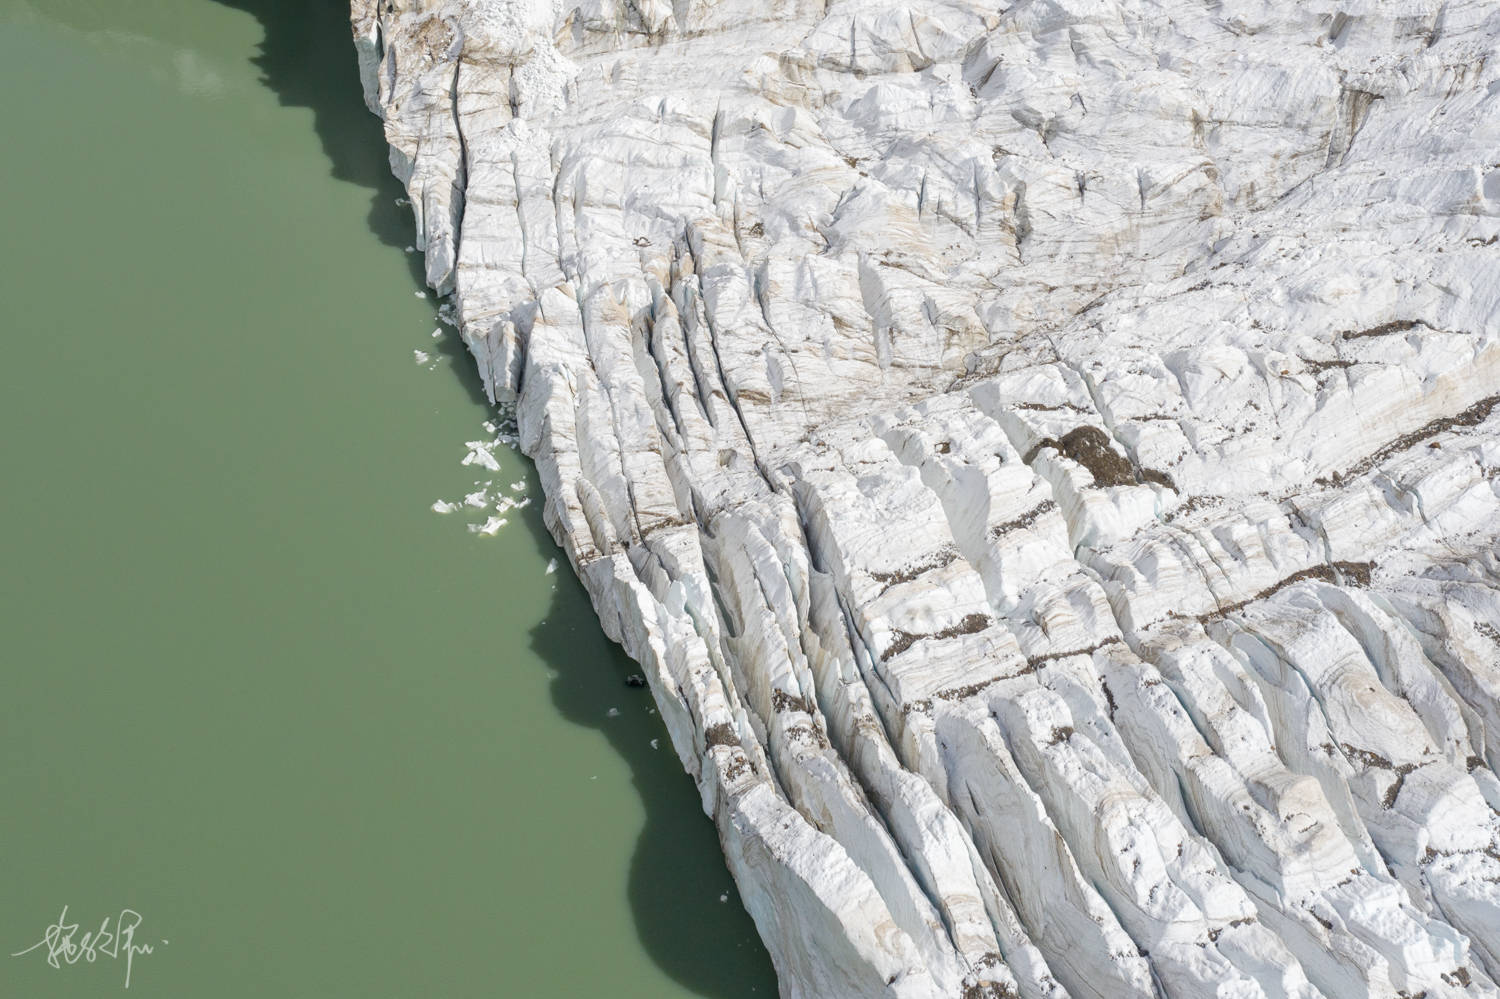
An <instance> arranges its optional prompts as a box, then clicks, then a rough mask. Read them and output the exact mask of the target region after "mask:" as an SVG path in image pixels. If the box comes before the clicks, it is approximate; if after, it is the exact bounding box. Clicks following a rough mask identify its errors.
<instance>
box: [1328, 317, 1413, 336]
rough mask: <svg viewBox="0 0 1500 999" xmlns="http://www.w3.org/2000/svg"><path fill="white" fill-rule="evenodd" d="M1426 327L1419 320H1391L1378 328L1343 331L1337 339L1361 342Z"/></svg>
mask: <svg viewBox="0 0 1500 999" xmlns="http://www.w3.org/2000/svg"><path fill="white" fill-rule="evenodd" d="M1426 325H1427V324H1426V323H1424V322H1422V320H1420V319H1393V320H1391V321H1390V322H1388V323H1381V324H1380V325H1379V326H1371V327H1370V328H1369V329H1367V330H1345V331H1344V332H1342V333H1340V334H1339V339H1341V340H1361V339H1363V338H1365V337H1369V336H1389V335H1390V334H1392V333H1405V332H1407V331H1408V330H1414V329H1416V328H1417V327H1418V326H1426Z"/></svg>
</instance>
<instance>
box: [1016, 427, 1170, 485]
mask: <svg viewBox="0 0 1500 999" xmlns="http://www.w3.org/2000/svg"><path fill="white" fill-rule="evenodd" d="M1044 447H1050V448H1053V449H1054V450H1056V451H1058V452H1059V453H1060V454H1061V455H1062V456H1063V457H1065V458H1067V459H1069V460H1070V461H1074V462H1077V463H1078V464H1080V465H1082V466H1083V467H1084V468H1086V469H1088V472H1089V474H1090V475H1092V476H1093V477H1094V485H1096V486H1134V485H1139V484H1141V483H1143V482H1153V483H1155V484H1157V485H1159V486H1165V487H1166V488H1168V489H1170V490H1172V491H1173V492H1174V493H1175V492H1176V491H1177V485H1176V484H1175V483H1174V482H1173V481H1172V477H1171V476H1170V475H1168V474H1167V473H1166V472H1162V471H1158V470H1157V469H1154V468H1141V469H1137V468H1136V467H1135V464H1134V463H1133V462H1131V460H1130V459H1129V458H1127V457H1125V456H1124V455H1123V454H1121V453H1120V452H1118V451H1116V450H1115V449H1114V446H1113V444H1111V442H1110V438H1109V435H1108V434H1106V433H1105V432H1104V431H1103V430H1100V429H1099V428H1098V427H1094V426H1089V425H1088V424H1085V425H1083V426H1081V427H1074V428H1073V429H1072V430H1069V431H1068V432H1067V433H1065V434H1063V435H1062V437H1044V438H1043V439H1041V440H1040V441H1037V443H1036V444H1035V445H1034V446H1033V447H1032V448H1031V450H1030V451H1028V452H1026V455H1025V456H1024V457H1023V458H1022V459H1021V460H1022V461H1024V462H1026V464H1028V465H1029V464H1031V463H1032V461H1033V460H1034V459H1035V458H1036V456H1037V453H1038V452H1040V451H1041V450H1042V448H1044Z"/></svg>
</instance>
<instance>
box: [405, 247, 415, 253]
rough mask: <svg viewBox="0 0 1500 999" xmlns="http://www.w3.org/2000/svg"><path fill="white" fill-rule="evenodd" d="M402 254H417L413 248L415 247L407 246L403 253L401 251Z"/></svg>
mask: <svg viewBox="0 0 1500 999" xmlns="http://www.w3.org/2000/svg"><path fill="white" fill-rule="evenodd" d="M402 252H403V253H416V252H417V248H416V247H415V246H408V247H407V248H406V249H405V250H403V251H402Z"/></svg>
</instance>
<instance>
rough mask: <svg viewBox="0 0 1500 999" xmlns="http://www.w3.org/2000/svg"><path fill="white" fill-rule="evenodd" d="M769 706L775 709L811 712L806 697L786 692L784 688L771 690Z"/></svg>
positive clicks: (810, 706)
mask: <svg viewBox="0 0 1500 999" xmlns="http://www.w3.org/2000/svg"><path fill="white" fill-rule="evenodd" d="M771 707H772V708H773V709H774V710H776V711H801V712H803V713H804V714H809V715H810V714H812V711H813V708H812V705H811V704H809V703H807V701H806V699H804V698H801V697H798V696H797V695H796V694H788V693H787V692H786V691H784V690H772V691H771Z"/></svg>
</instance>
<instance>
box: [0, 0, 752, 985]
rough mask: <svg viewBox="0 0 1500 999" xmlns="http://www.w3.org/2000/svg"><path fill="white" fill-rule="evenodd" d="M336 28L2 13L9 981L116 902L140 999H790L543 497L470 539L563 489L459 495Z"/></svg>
mask: <svg viewBox="0 0 1500 999" xmlns="http://www.w3.org/2000/svg"><path fill="white" fill-rule="evenodd" d="M344 18H345V11H344V8H343V5H342V3H341V2H340V0H327V2H324V3H317V2H307V0H303V2H294V0H286V2H282V3H277V2H272V0H232V2H230V0H225V2H215V0H128V2H125V0H0V91H3V93H4V94H5V95H6V98H5V100H4V101H3V102H0V135H3V136H4V137H5V153H4V156H3V163H4V166H3V167H0V176H3V177H4V180H5V184H4V189H5V192H6V195H7V198H6V222H5V234H6V238H5V240H4V243H3V244H0V327H3V329H4V332H5V342H6V358H5V364H4V372H5V381H4V392H3V393H0V420H3V427H4V433H3V436H0V441H3V443H0V468H3V474H4V477H5V480H4V488H3V490H0V522H3V525H4V527H3V530H0V566H3V572H0V588H3V589H0V664H3V673H0V676H3V678H4V681H5V684H4V689H3V692H0V801H3V807H0V846H3V849H4V851H5V857H6V865H5V866H6V874H5V881H4V890H3V892H0V953H3V954H6V955H8V954H10V953H12V952H15V951H19V950H22V949H23V948H25V947H27V946H29V945H30V944H32V943H35V942H37V941H39V940H41V939H42V934H43V932H44V930H45V928H46V927H47V925H48V924H49V923H52V922H54V921H55V920H56V919H57V916H58V914H59V912H60V910H61V907H62V906H63V905H65V904H66V905H67V906H68V907H69V909H68V912H69V917H70V920H73V921H77V922H79V923H80V924H83V926H82V928H83V929H84V930H86V929H88V928H89V927H91V926H97V924H98V923H99V921H100V920H102V919H103V918H104V917H106V916H112V915H114V914H116V913H118V912H119V910H121V909H122V908H126V907H128V908H130V909H133V910H135V911H136V912H138V913H139V914H140V916H141V925H140V927H139V928H138V929H137V930H136V933H135V936H136V942H137V943H138V944H140V943H149V944H151V945H153V946H154V948H155V949H154V952H153V953H151V954H142V955H140V956H138V957H136V958H135V959H134V962H133V967H132V979H131V984H130V989H131V991H130V992H129V993H127V994H129V995H145V996H163V997H179V996H180V997H194V999H202V997H212V999H237V997H246V999H249V997H254V999H265V997H269V996H276V997H282V996H286V997H291V996H311V997H319V999H336V997H344V996H348V997H359V999H370V997H385V996H413V997H457V996H506V997H510V996H515V997H532V996H535V997H551V996H557V997H564V996H565V997H578V996H593V995H608V996H612V997H619V996H642V997H653V999H655V997H668V999H670V997H675V996H691V995H704V996H715V997H738V996H748V995H759V996H765V995H768V994H772V993H773V992H774V983H773V980H772V978H771V974H770V970H769V965H768V962H767V960H766V957H765V954H764V951H763V949H762V948H761V946H760V944H759V943H758V941H757V940H756V939H755V936H754V931H753V927H752V926H751V924H750V921H749V919H748V917H746V916H745V914H744V912H743V910H742V908H741V907H740V904H739V900H738V896H737V895H736V894H735V892H734V889H733V886H732V883H731V881H730V879H729V877H728V874H727V873H726V871H725V868H724V864H723V860H722V858H721V857H720V855H719V851H718V843H717V841H716V838H715V835H714V830H713V827H712V825H711V824H710V823H709V822H708V821H707V820H706V819H705V818H704V817H703V815H702V813H701V811H700V809H699V807H698V804H697V799H696V794H695V791H694V789H693V787H692V784H691V782H690V781H689V780H688V779H687V778H686V777H685V776H683V774H682V773H681V770H680V767H679V766H678V764H677V761H676V759H675V757H674V756H673V755H672V754H671V750H670V748H669V747H668V745H667V741H666V734H665V732H664V731H663V729H662V727H661V725H660V722H659V720H658V719H657V717H656V716H655V715H654V714H652V713H651V712H650V700H649V697H648V696H647V695H645V694H644V693H643V692H640V691H636V690H632V689H629V688H626V687H625V686H624V685H623V683H622V678H623V676H624V675H625V674H626V673H627V672H629V671H630V664H629V663H628V661H626V660H625V659H624V658H623V657H622V656H621V654H620V653H619V652H618V650H617V649H615V648H614V647H613V646H612V645H610V644H609V643H608V642H607V641H606V640H605V639H604V638H603V636H602V635H601V634H600V632H599V629H598V626H597V624H596V622H595V620H594V618H593V615H592V612H591V611H590V609H589V607H588V603H587V599H586V598H585V597H584V595H583V594H582V592H581V590H580V589H579V587H578V586H577V584H576V582H574V580H573V579H572V577H571V576H570V575H568V574H567V573H566V571H565V570H564V571H561V572H558V573H555V574H550V575H549V574H548V573H547V571H546V570H547V566H548V563H549V561H550V560H552V559H553V558H554V557H555V556H556V550H555V549H554V547H553V546H552V543H551V542H550V540H548V539H547V538H546V537H545V534H544V532H543V531H542V529H541V527H540V518H539V517H538V516H537V504H536V503H535V502H533V503H532V505H531V506H529V507H525V508H523V509H521V510H513V511H510V512H509V513H507V514H505V516H506V517H507V518H508V520H509V522H508V523H507V524H506V525H505V526H503V527H501V528H499V530H498V532H497V533H496V534H495V536H494V537H483V536H481V535H478V534H475V533H471V531H470V530H469V529H468V528H469V527H470V526H478V525H480V524H482V523H483V522H484V521H485V520H487V519H488V518H489V517H491V516H494V515H496V514H495V509H494V500H495V497H496V495H497V494H499V495H504V496H509V497H511V498H513V499H520V498H523V497H526V496H530V497H533V498H536V497H537V496H538V489H537V486H536V483H535V480H534V477H533V476H532V474H531V471H530V468H529V466H528V465H527V463H526V462H525V461H524V460H523V459H521V458H520V457H519V456H517V455H515V454H514V453H512V452H511V451H509V450H508V449H506V448H505V447H503V446H502V447H499V448H497V449H496V451H495V453H496V456H497V460H498V462H499V464H500V468H499V470H498V471H490V470H487V469H484V468H483V467H480V466H475V465H471V466H464V465H461V464H460V461H461V459H462V458H463V457H464V456H465V455H466V454H467V453H468V449H467V448H466V446H465V442H468V441H476V440H486V439H488V438H489V436H490V435H489V434H488V433H487V432H486V431H485V430H484V429H483V427H482V424H483V423H484V421H485V420H487V419H489V418H490V416H491V414H490V413H489V412H488V411H487V410H486V408H485V406H484V405H483V401H482V399H480V398H479V397H478V393H477V391H476V387H475V382H474V379H473V376H472V374H471V372H470V370H469V368H468V361H467V358H466V357H465V356H464V355H463V354H462V351H461V349H459V347H458V345H457V344H456V342H455V340H454V338H453V336H452V335H451V333H449V332H447V331H446V330H444V332H443V335H442V336H440V337H439V338H437V339H433V338H432V337H431V335H430V334H431V333H432V331H433V330H434V329H438V328H441V327H439V325H438V324H437V323H436V322H435V321H434V316H435V314H436V311H437V303H436V302H434V301H432V300H431V299H430V298H428V297H427V296H426V295H424V294H418V292H419V290H420V286H419V285H418V284H417V283H416V281H415V278H414V273H415V271H414V267H413V264H414V258H413V256H412V255H410V254H407V253H405V252H403V251H404V243H406V242H407V241H408V240H409V238H410V237H409V231H408V230H409V221H408V218H407V216H406V215H405V213H404V210H403V209H401V208H399V207H398V206H397V205H396V203H395V202H396V199H397V198H398V197H399V196H400V193H401V192H400V191H399V189H398V188H396V187H395V185H394V182H393V181H390V180H389V179H388V177H387V174H386V168H385V163H384V157H385V150H384V147H383V144H382V141H381V138H380V133H379V126H378V123H376V122H375V120H374V119H373V118H371V117H369V116H368V113H367V112H366V111H365V110H364V108H363V105H362V103H361V101H360V98H359V92H358V82H357V79H356V74H355V72H354V68H353V65H354V57H353V52H352V48H351V47H350V46H349V44H348V34H347V28H346V27H345V21H344ZM415 351H422V352H423V354H424V355H426V360H425V361H423V362H422V363H418V359H417V355H416V354H415V353H414V352H415ZM485 481H491V482H492V483H493V485H492V486H491V487H490V488H489V489H488V490H484V489H483V483H484V482H485ZM476 482H478V483H480V484H479V485H476ZM516 483H520V484H521V488H519V489H514V490H513V489H512V488H511V487H512V485H513V484H516ZM477 491H484V492H486V497H485V498H486V500H487V501H488V503H489V508H488V509H485V510H478V509H475V510H472V511H465V510H460V511H458V512H454V513H450V514H447V515H446V516H440V515H438V514H436V513H434V512H433V511H432V510H431V509H430V506H431V504H432V503H433V502H434V501H435V500H439V499H444V500H451V501H461V500H462V498H463V497H464V495H465V494H467V493H471V492H477ZM611 709H615V710H616V711H617V712H618V714H616V715H614V716H611ZM652 740H657V746H658V747H659V748H653V746H652ZM721 896H722V897H724V898H725V900H724V901H721V900H720V899H721ZM81 932H82V930H81V931H80V933H81ZM163 940H165V941H167V942H166V943H162V941H163ZM123 985H124V959H123V957H122V958H120V959H113V960H112V959H108V958H103V957H101V958H98V959H96V960H95V961H94V962H93V963H92V964H90V963H88V962H87V961H84V962H81V963H80V964H78V965H77V966H73V967H63V968H62V969H60V970H54V969H52V968H49V967H48V966H47V964H46V959H45V957H44V954H43V951H41V950H38V951H33V952H31V953H29V954H25V955H22V956H21V957H9V956H3V957H0V994H3V995H7V996H25V997H28V999H32V997H35V999H48V997H79V996H85V997H87V996H103V995H115V994H119V993H120V992H121V991H122V989H123Z"/></svg>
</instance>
